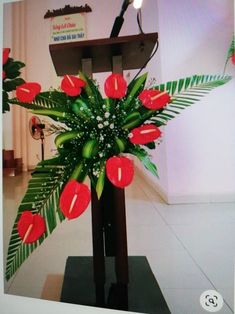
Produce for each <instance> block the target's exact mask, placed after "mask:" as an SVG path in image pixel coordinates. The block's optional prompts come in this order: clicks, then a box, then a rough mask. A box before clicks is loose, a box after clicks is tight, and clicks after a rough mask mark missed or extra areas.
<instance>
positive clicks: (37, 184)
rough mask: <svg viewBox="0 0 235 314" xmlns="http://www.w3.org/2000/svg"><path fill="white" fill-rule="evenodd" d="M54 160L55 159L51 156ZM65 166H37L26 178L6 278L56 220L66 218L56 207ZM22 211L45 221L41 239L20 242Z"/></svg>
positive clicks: (45, 236)
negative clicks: (41, 217)
mask: <svg viewBox="0 0 235 314" xmlns="http://www.w3.org/2000/svg"><path fill="white" fill-rule="evenodd" d="M53 161H56V159H54V160H53ZM67 173H68V169H66V167H65V166H59V165H56V164H54V165H44V166H40V165H39V166H37V167H36V169H35V171H34V172H33V174H32V178H31V180H30V181H29V184H28V189H27V192H26V194H25V196H24V198H23V200H22V202H21V204H20V206H19V208H18V215H17V217H16V220H15V224H14V227H13V230H12V234H11V238H10V242H9V247H8V254H7V262H6V279H7V280H9V279H10V278H11V277H12V276H13V275H14V273H15V272H16V271H17V269H18V268H19V267H20V266H21V264H22V263H23V262H24V261H25V260H26V259H27V258H28V256H29V255H30V254H31V253H32V252H33V251H34V250H35V249H36V248H37V247H38V246H39V245H40V244H41V243H42V242H43V241H44V240H45V239H46V238H47V236H48V235H49V234H51V233H52V232H53V230H54V229H55V227H56V226H57V224H58V223H60V222H62V221H63V220H64V219H65V217H64V216H63V214H62V213H61V212H60V210H59V207H58V202H59V195H60V192H61V189H62V187H63V184H64V183H65V182H66V181H67V179H68V174H67ZM25 210H31V211H32V213H39V214H40V215H42V216H43V217H44V219H45V222H46V232H45V233H44V234H43V235H42V236H41V238H40V239H39V240H38V241H36V242H34V243H32V244H25V243H23V242H22V240H21V238H20V237H19V234H18V231H17V223H18V220H19V218H20V216H21V214H22V212H23V211H25Z"/></svg>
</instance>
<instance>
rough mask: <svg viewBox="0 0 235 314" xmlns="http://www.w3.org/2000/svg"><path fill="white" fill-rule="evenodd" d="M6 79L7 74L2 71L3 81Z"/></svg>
mask: <svg viewBox="0 0 235 314" xmlns="http://www.w3.org/2000/svg"><path fill="white" fill-rule="evenodd" d="M5 78H6V72H5V71H2V79H3V80H5Z"/></svg>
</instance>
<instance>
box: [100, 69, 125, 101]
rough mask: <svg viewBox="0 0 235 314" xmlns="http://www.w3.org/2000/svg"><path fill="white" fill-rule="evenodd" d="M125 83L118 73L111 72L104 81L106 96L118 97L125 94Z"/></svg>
mask: <svg viewBox="0 0 235 314" xmlns="http://www.w3.org/2000/svg"><path fill="white" fill-rule="evenodd" d="M126 90H127V83H126V81H125V79H124V78H123V76H122V75H121V74H118V73H113V74H111V75H110V76H109V77H108V78H107V79H106V81H105V83H104V91H105V94H106V96H107V97H110V98H117V99H120V98H122V97H124V96H125V95H126Z"/></svg>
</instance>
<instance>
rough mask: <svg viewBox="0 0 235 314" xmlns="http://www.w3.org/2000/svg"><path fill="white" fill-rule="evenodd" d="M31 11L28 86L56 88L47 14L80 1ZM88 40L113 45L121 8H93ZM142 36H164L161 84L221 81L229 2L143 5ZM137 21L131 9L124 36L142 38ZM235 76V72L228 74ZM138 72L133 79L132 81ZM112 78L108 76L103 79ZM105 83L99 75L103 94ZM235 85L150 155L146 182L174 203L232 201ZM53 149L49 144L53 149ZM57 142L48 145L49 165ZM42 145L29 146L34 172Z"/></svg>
mask: <svg viewBox="0 0 235 314" xmlns="http://www.w3.org/2000/svg"><path fill="white" fill-rule="evenodd" d="M25 1H26V3H27V42H26V44H27V51H26V55H27V60H25V61H26V65H27V79H28V80H30V81H38V82H40V83H41V84H42V87H43V89H47V88H49V87H50V86H54V87H56V85H58V84H59V82H60V79H59V78H57V77H56V74H55V71H54V68H53V65H52V61H51V58H50V54H49V48H48V46H49V20H48V19H47V20H44V19H43V16H44V14H45V12H46V11H47V10H48V9H50V10H51V9H57V8H61V7H64V5H65V4H70V5H77V1H75V0H73V1H64V0H42V1H38V0H25ZM88 3H89V5H90V6H91V8H92V10H93V11H92V12H91V13H88V14H87V31H88V39H94V38H102V37H103V38H104V37H109V35H110V32H111V28H112V25H113V21H114V19H115V17H116V16H117V15H118V13H119V11H120V8H121V4H122V0H119V1H112V2H111V1H106V0H99V1H96V0H90V1H89V2H88ZM142 14H143V28H144V31H145V32H155V31H159V38H160V48H159V50H158V52H157V55H156V56H155V57H154V59H153V60H152V61H151V62H150V64H149V66H148V68H147V70H148V72H149V78H152V77H156V79H157V82H158V83H160V82H166V81H168V80H173V79H179V78H181V77H185V76H187V75H192V74H196V73H221V72H222V70H223V65H224V61H225V55H226V52H227V49H228V46H229V44H230V41H231V36H232V32H233V1H232V0H223V1H220V0H206V1H205V0H178V1H173V0H168V1H165V0H158V1H156V0H146V1H145V2H144V7H143V12H142ZM137 33H138V28H137V23H136V14H135V11H134V9H133V8H132V7H131V6H130V7H129V8H128V10H127V12H126V14H125V22H124V25H123V28H122V31H121V33H120V36H121V35H131V34H137ZM228 72H229V73H231V74H234V67H232V66H231V65H230V66H229V67H228ZM134 73H135V71H132V75H134ZM106 75H107V74H106ZM106 75H102V74H99V75H96V78H98V80H99V82H100V85H101V86H102V84H103V81H104V78H105V76H106ZM233 90H234V81H233V82H230V83H229V84H227V85H226V86H224V87H220V88H218V89H216V90H215V91H214V92H213V93H211V94H210V95H209V96H208V97H207V98H206V99H205V100H204V101H202V102H200V103H197V104H195V105H193V107H192V108H190V109H187V110H186V111H185V112H184V113H182V114H181V115H180V116H178V117H177V118H176V119H174V120H172V121H171V122H170V123H169V124H168V126H167V127H165V128H164V130H163V133H164V138H163V143H162V144H161V145H160V146H159V147H158V149H157V150H156V151H155V152H151V153H152V155H153V159H154V161H155V162H156V163H157V165H158V169H159V175H160V180H158V179H155V178H153V176H152V175H151V174H147V173H146V176H147V177H148V178H150V179H151V181H152V182H153V184H154V185H155V186H156V187H157V188H158V190H160V191H161V193H162V195H163V196H164V197H165V198H166V199H167V200H168V201H169V202H191V201H210V200H231V199H232V198H233V196H234V195H235V183H234V182H235V179H234V178H235V176H234V173H235V164H234V160H235V158H234V157H235V148H234V144H233V143H234V134H235V132H234V131H235V130H234V128H235V126H234V123H233V121H232V117H233V114H234V106H233V104H234V92H233ZM50 142H51V143H50ZM52 146H53V140H52V139H49V138H48V139H47V140H46V157H48V156H49V155H51V151H50V150H51V148H52ZM36 154H40V146H39V143H37V142H35V141H33V140H31V139H30V155H29V164H30V165H35V164H36V163H37V158H36Z"/></svg>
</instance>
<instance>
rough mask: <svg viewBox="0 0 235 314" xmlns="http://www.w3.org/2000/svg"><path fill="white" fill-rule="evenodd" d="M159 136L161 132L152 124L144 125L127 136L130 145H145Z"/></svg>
mask: <svg viewBox="0 0 235 314" xmlns="http://www.w3.org/2000/svg"><path fill="white" fill-rule="evenodd" d="M160 136H161V131H160V130H159V128H158V127H156V125H154V124H145V125H142V126H140V127H138V128H135V129H133V130H132V131H131V133H130V134H129V140H130V142H131V143H132V144H147V143H150V142H152V141H154V140H156V139H157V138H158V137H160Z"/></svg>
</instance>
